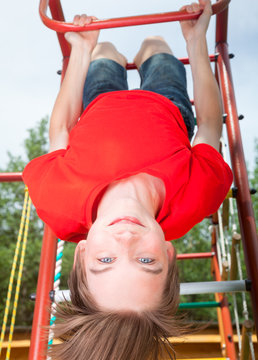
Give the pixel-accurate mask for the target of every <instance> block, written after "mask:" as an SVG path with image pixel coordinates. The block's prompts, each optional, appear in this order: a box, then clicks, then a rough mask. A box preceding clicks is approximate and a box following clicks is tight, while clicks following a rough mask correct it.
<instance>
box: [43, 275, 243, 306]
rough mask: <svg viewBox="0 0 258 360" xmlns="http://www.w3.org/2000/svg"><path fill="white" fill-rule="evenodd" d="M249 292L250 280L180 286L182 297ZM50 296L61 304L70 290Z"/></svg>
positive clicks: (195, 283) (52, 293)
mask: <svg viewBox="0 0 258 360" xmlns="http://www.w3.org/2000/svg"><path fill="white" fill-rule="evenodd" d="M248 290H249V282H248V280H235V281H206V282H191V283H190V282H189V283H182V284H180V295H193V294H209V293H224V292H239V291H248ZM53 295H54V296H53ZM50 296H51V298H52V300H55V302H61V301H63V300H67V301H70V291H69V290H59V291H56V292H53V291H51V295H50ZM53 298H54V299H53Z"/></svg>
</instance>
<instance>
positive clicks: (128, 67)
mask: <svg viewBox="0 0 258 360" xmlns="http://www.w3.org/2000/svg"><path fill="white" fill-rule="evenodd" d="M209 58H210V62H215V61H216V60H217V54H213V55H209ZM178 60H179V61H181V62H182V63H183V64H184V65H189V58H181V59H178ZM136 69H137V66H136V65H135V64H134V63H128V64H126V70H136Z"/></svg>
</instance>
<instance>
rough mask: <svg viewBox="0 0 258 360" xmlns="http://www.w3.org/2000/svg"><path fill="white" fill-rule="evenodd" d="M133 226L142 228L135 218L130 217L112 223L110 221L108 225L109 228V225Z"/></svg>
mask: <svg viewBox="0 0 258 360" xmlns="http://www.w3.org/2000/svg"><path fill="white" fill-rule="evenodd" d="M118 223H119V224H121V223H123V224H135V225H140V226H144V225H143V224H142V223H141V222H140V221H139V220H138V219H137V218H135V217H132V216H123V217H120V218H117V219H115V220H114V221H112V223H110V224H109V226H111V225H115V224H118Z"/></svg>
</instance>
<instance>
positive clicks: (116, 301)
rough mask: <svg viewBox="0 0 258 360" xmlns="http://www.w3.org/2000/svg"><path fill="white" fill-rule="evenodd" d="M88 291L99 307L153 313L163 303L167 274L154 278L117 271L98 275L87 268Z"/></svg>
mask: <svg viewBox="0 0 258 360" xmlns="http://www.w3.org/2000/svg"><path fill="white" fill-rule="evenodd" d="M86 272H87V282H88V287H89V290H90V292H91V294H92V295H93V297H94V299H95V301H96V302H97V303H98V304H99V306H101V307H104V308H108V309H110V310H113V309H121V310H122V309H124V310H129V309H130V310H135V311H142V310H147V309H152V308H154V307H156V306H157V304H158V303H159V301H160V300H161V297H162V293H163V289H164V286H165V281H166V274H167V271H164V270H163V271H162V272H161V273H160V274H157V275H155V274H151V273H146V272H143V271H141V270H139V269H133V268H123V267H117V268H115V269H113V270H111V271H107V272H104V273H100V274H97V275H96V274H94V273H91V272H90V271H89V268H86Z"/></svg>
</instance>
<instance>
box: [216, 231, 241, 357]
mask: <svg viewBox="0 0 258 360" xmlns="http://www.w3.org/2000/svg"><path fill="white" fill-rule="evenodd" d="M211 239H212V251H213V252H214V253H215V256H213V258H212V272H213V275H214V278H215V280H216V281H221V275H220V271H219V265H218V254H217V247H216V243H217V235H216V230H215V227H214V228H213V231H212V237H211ZM217 295H218V299H219V302H220V303H221V316H222V325H223V333H224V336H225V339H224V340H225V344H226V354H227V356H228V357H229V358H230V360H236V359H237V356H236V350H235V344H234V341H233V328H232V322H231V316H230V311H229V308H228V301H227V298H226V296H224V295H223V294H217Z"/></svg>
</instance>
